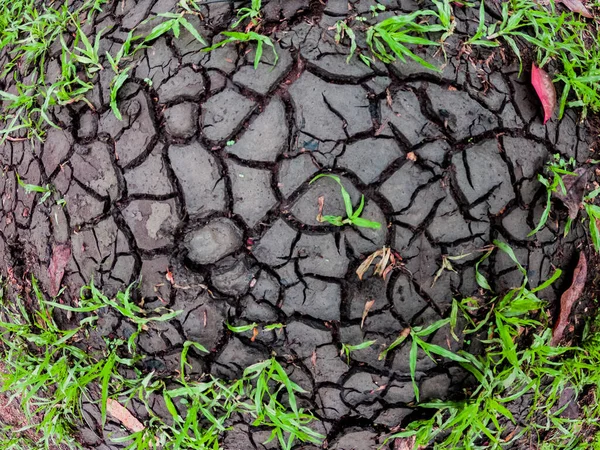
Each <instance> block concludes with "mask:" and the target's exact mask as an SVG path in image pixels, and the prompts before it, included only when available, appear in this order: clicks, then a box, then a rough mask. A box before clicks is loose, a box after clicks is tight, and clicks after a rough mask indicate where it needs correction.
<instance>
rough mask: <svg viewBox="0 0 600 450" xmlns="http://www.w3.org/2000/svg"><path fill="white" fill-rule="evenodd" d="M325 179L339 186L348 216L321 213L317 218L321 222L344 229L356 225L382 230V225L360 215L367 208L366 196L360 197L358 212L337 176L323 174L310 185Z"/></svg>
mask: <svg viewBox="0 0 600 450" xmlns="http://www.w3.org/2000/svg"><path fill="white" fill-rule="evenodd" d="M324 177H327V178H331V179H332V180H334V181H335V182H336V183H337V184H339V186H340V190H341V193H342V198H343V200H344V206H345V208H346V216H347V217H346V218H345V219H344V218H343V217H342V216H323V215H321V214H320V213H319V216H318V217H317V220H318V221H319V222H327V223H330V224H331V225H335V226H337V227H342V226H344V225H355V226H357V227H365V228H375V229H379V228H381V223H379V222H374V221H371V220H367V219H364V218H362V217H360V215H361V214H362V212H363V209H364V207H365V196H364V195H362V196H361V197H360V204H359V205H358V208H357V209H356V211H355V210H354V207H353V206H352V199H351V198H350V194H349V193H348V191H346V188H344V185H343V184H342V182H341V181H340V177H338V176H336V175H331V174H327V173H322V174H320V175H317V176H316V177H314V178H313V179H312V180H310V183H311V184H312V183H314V182H315V181H317V180H318V179H320V178H324Z"/></svg>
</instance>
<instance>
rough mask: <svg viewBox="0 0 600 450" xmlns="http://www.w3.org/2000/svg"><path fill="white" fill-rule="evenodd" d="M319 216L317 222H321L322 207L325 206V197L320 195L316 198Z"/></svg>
mask: <svg viewBox="0 0 600 450" xmlns="http://www.w3.org/2000/svg"><path fill="white" fill-rule="evenodd" d="M318 202H319V214H317V222H323V207H324V205H325V197H323V196H322V195H321V196H320V197H319V198H318Z"/></svg>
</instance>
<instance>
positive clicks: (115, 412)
mask: <svg viewBox="0 0 600 450" xmlns="http://www.w3.org/2000/svg"><path fill="white" fill-rule="evenodd" d="M106 411H107V412H108V414H110V415H111V416H113V417H114V418H115V419H117V420H118V421H119V422H121V424H123V426H124V427H125V428H127V429H128V430H129V431H131V432H132V433H137V432H139V431H142V430H143V429H145V428H146V427H144V425H142V423H141V422H140V421H139V420H137V419H136V418H135V417H134V416H133V415H132V414H131V413H130V412H129V410H128V409H127V408H125V407H124V406H122V405H121V404H120V403H119V402H118V401H116V400H113V399H112V398H109V399H108V400H107V401H106Z"/></svg>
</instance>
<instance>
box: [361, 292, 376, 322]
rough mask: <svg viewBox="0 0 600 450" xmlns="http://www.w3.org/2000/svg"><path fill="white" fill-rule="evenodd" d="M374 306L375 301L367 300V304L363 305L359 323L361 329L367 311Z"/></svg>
mask: <svg viewBox="0 0 600 450" xmlns="http://www.w3.org/2000/svg"><path fill="white" fill-rule="evenodd" d="M374 304H375V299H373V300H369V301H368V302H366V303H365V309H363V313H362V320H361V321H360V327H361V328H362V327H363V325H364V324H365V319H366V318H367V315H368V314H369V311H370V310H371V308H372V307H373V305H374Z"/></svg>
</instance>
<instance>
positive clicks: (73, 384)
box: [0, 278, 324, 450]
mask: <svg viewBox="0 0 600 450" xmlns="http://www.w3.org/2000/svg"><path fill="white" fill-rule="evenodd" d="M31 289H32V292H33V294H34V298H35V300H36V305H35V308H34V310H33V311H30V310H28V308H27V307H26V306H25V303H24V302H23V300H22V299H21V298H19V297H16V298H15V299H14V300H12V299H11V301H7V299H3V305H2V307H1V308H0V344H1V345H0V351H1V353H2V359H3V361H4V364H5V373H2V374H1V376H2V384H1V391H2V392H7V393H9V394H10V397H11V398H12V399H14V400H15V401H19V402H20V404H21V409H22V411H23V414H24V415H25V417H26V418H27V420H28V422H29V423H30V424H31V425H29V426H28V428H35V430H36V431H37V433H38V435H39V436H41V438H40V441H39V442H36V443H35V445H31V447H28V448H44V449H48V448H49V447H50V445H51V444H56V445H58V444H64V445H67V446H69V447H70V448H77V447H78V443H77V441H76V440H75V438H74V435H75V434H74V433H75V432H76V429H77V427H78V425H79V424H81V423H82V414H81V408H82V405H83V403H84V402H86V403H88V402H89V403H94V404H98V405H99V408H100V411H101V416H102V422H103V423H104V422H105V421H106V419H107V415H108V414H109V411H110V410H109V406H108V403H109V399H117V401H119V402H121V403H122V402H123V401H125V402H126V403H128V402H129V401H131V400H132V399H133V398H136V399H138V400H139V401H141V402H142V404H144V405H145V407H146V410H147V412H148V414H149V416H150V419H149V420H148V421H147V422H146V424H145V425H144V426H143V429H141V430H135V431H134V432H132V433H131V434H129V435H128V436H125V437H123V438H115V439H114V441H115V442H121V443H126V444H127V448H128V449H130V450H134V449H135V450H144V449H154V448H156V446H157V445H158V446H161V448H164V449H173V450H175V449H198V450H201V449H202V450H204V449H208V448H218V443H219V439H220V437H221V436H222V433H223V432H224V431H226V430H227V429H228V428H229V426H230V424H229V423H228V420H229V419H230V418H231V417H232V415H233V414H236V415H238V414H242V415H244V416H246V417H249V418H250V419H251V422H252V425H253V426H257V427H263V428H267V429H270V430H271V436H270V439H269V441H271V440H274V439H276V440H278V441H279V443H280V445H281V447H282V448H284V449H290V448H291V447H292V446H293V444H294V443H295V442H297V441H300V442H314V443H319V442H320V441H321V440H322V439H323V438H324V437H323V436H321V435H319V434H318V433H316V432H315V431H313V430H312V429H311V428H310V426H309V425H310V423H311V422H312V421H313V420H314V417H313V416H312V415H311V414H309V413H307V412H305V411H304V410H303V409H302V408H299V407H298V406H297V400H296V394H298V393H303V392H304V390H303V389H302V388H300V387H299V386H298V385H297V384H295V383H294V382H292V381H291V380H290V379H289V377H288V375H287V374H286V372H285V370H284V368H283V367H282V366H281V364H280V363H279V362H278V361H277V359H275V357H272V358H270V359H268V360H266V361H263V362H259V363H257V364H254V365H252V366H250V367H248V368H247V369H246V370H245V371H244V373H243V376H242V377H241V378H240V379H239V380H235V381H233V382H226V381H223V380H219V379H217V378H214V377H208V379H203V380H201V381H189V380H188V377H187V376H186V375H185V369H186V367H187V356H188V353H189V351H190V350H192V349H194V350H195V351H198V352H207V350H206V349H205V348H204V347H203V346H202V345H201V344H199V343H195V342H186V343H185V344H184V345H183V350H182V353H181V370H180V374H179V377H178V378H177V379H168V378H167V379H165V378H162V379H159V378H155V377H154V373H153V372H151V373H149V374H144V373H142V372H141V371H140V369H139V368H138V363H139V362H140V361H141V360H142V359H143V356H142V355H139V354H137V352H136V345H135V339H136V338H137V336H138V335H139V333H140V332H141V331H142V330H146V329H147V328H148V327H151V324H152V322H154V321H163V320H168V319H170V318H173V317H174V316H175V315H176V314H178V312H177V311H168V312H164V311H161V310H155V311H145V310H143V309H142V308H141V307H140V306H139V305H137V304H136V303H135V302H134V301H133V299H132V293H133V290H134V286H133V285H131V286H129V287H128V288H127V289H126V290H125V291H124V292H119V293H118V294H117V295H116V296H115V298H109V297H107V296H105V295H104V294H102V293H101V292H100V291H99V290H98V289H97V288H96V287H95V286H94V284H93V283H90V285H89V286H85V287H84V288H82V290H81V299H80V304H81V306H79V307H70V306H66V305H62V304H59V303H56V302H54V301H48V300H46V299H45V297H44V295H43V293H42V292H41V291H40V289H39V287H38V284H37V281H36V280H35V279H34V278H32V279H31ZM56 308H60V309H63V310H65V311H68V312H69V313H79V314H81V315H82V316H85V317H83V318H82V319H81V320H80V322H79V325H78V326H77V327H75V328H73V329H68V330H64V329H62V328H60V327H59V326H58V325H57V323H56V322H55V319H54V310H55V309H56ZM101 308H112V309H113V310H114V311H115V312H117V313H118V314H120V315H121V317H122V318H123V320H127V321H129V322H131V323H133V324H135V325H137V331H136V332H134V333H133V335H132V338H130V339H129V340H128V342H127V343H126V342H125V341H122V340H119V339H116V340H105V342H104V346H103V348H102V349H97V348H92V349H90V348H88V345H89V344H88V341H87V340H86V339H87V337H88V335H89V333H90V332H91V331H92V330H93V326H94V324H95V322H96V320H97V319H98V317H97V316H96V315H94V314H91V315H90V313H96V312H97V311H98V310H99V309H101ZM282 326H283V325H282V324H273V327H272V328H271V329H276V328H281V327H282ZM126 344H127V345H126ZM123 368H127V369H128V370H127V371H124V370H122V369H123ZM124 373H129V374H130V377H131V378H128V377H126V376H125V375H123V374H124ZM167 383H169V387H168V388H167ZM173 383H175V384H177V385H179V386H178V387H177V386H174V385H173ZM152 395H160V396H161V397H162V398H163V399H164V402H165V405H166V406H167V409H168V411H169V413H170V414H171V416H172V418H171V419H172V421H170V422H169V424H167V423H165V422H164V419H165V418H161V417H159V416H157V415H156V414H155V413H154V411H153V410H152V408H151V407H150V406H149V400H150V398H151V396H152ZM284 399H285V400H284ZM126 403H125V404H126ZM36 417H39V420H37V419H36ZM36 420H37V422H36ZM25 440H26V438H24V437H15V436H11V437H10V438H9V437H8V436H4V437H3V435H2V434H1V433H0V442H3V443H4V444H5V447H6V448H9V449H10V448H23V447H19V445H25V444H24V443H25Z"/></svg>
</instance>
